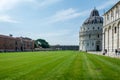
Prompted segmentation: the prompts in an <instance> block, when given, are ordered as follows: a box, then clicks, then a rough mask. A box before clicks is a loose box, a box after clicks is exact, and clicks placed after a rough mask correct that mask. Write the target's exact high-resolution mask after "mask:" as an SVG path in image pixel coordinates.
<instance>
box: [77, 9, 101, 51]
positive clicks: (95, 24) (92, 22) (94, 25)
mask: <svg viewBox="0 0 120 80" xmlns="http://www.w3.org/2000/svg"><path fill="white" fill-rule="evenodd" d="M102 29H103V18H102V17H100V16H99V12H98V10H96V9H93V10H92V11H91V14H90V17H89V18H87V19H86V20H85V21H84V23H83V24H82V26H81V27H80V32H79V40H80V41H79V50H80V51H101V50H102Z"/></svg>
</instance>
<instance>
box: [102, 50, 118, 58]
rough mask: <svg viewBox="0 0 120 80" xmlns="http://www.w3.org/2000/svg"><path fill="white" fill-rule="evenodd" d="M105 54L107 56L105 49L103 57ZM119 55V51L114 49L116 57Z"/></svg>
mask: <svg viewBox="0 0 120 80" xmlns="http://www.w3.org/2000/svg"><path fill="white" fill-rule="evenodd" d="M105 54H107V49H105V50H104V52H103V55H105ZM119 54H120V51H119V50H117V49H115V55H116V56H117V55H119Z"/></svg>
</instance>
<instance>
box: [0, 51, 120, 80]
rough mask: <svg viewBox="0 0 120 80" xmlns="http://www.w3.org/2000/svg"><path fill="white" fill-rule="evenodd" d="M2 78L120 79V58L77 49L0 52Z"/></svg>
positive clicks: (44, 79)
mask: <svg viewBox="0 0 120 80" xmlns="http://www.w3.org/2000/svg"><path fill="white" fill-rule="evenodd" d="M0 80H120V59H115V58H109V57H104V56H98V55H93V54H87V53H84V52H78V51H50V52H18V53H17V52H16V53H0Z"/></svg>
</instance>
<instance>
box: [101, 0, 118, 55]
mask: <svg viewBox="0 0 120 80" xmlns="http://www.w3.org/2000/svg"><path fill="white" fill-rule="evenodd" d="M119 49H120V1H119V2H118V3H116V4H115V5H114V6H113V7H112V8H111V9H110V10H108V11H107V12H106V13H105V14H104V24H103V51H104V50H106V51H107V53H115V51H116V50H119Z"/></svg>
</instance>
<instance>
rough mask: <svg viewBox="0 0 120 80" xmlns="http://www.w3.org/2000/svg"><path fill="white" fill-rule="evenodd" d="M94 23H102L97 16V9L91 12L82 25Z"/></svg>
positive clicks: (101, 19)
mask: <svg viewBox="0 0 120 80" xmlns="http://www.w3.org/2000/svg"><path fill="white" fill-rule="evenodd" d="M96 23H103V18H102V17H101V16H100V15H99V12H98V10H97V9H95V8H94V9H93V10H92V11H91V14H90V16H89V18H87V19H86V20H85V21H84V23H83V25H86V24H96Z"/></svg>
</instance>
